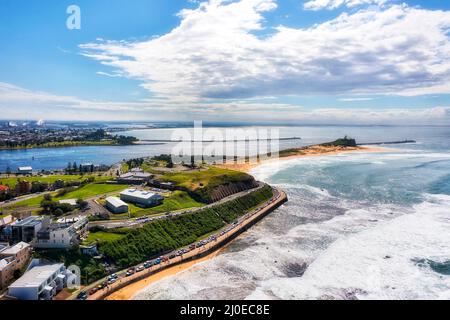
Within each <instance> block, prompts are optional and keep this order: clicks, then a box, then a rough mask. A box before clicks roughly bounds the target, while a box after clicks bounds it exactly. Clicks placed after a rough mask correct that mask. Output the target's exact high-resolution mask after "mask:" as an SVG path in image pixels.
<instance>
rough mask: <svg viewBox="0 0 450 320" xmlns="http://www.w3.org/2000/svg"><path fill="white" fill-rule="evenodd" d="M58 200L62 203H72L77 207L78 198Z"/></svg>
mask: <svg viewBox="0 0 450 320" xmlns="http://www.w3.org/2000/svg"><path fill="white" fill-rule="evenodd" d="M58 202H59V203H60V204H68V205H71V206H72V207H76V206H77V199H65V200H59V201H58Z"/></svg>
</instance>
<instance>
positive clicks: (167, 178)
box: [158, 166, 257, 203]
mask: <svg viewBox="0 0 450 320" xmlns="http://www.w3.org/2000/svg"><path fill="white" fill-rule="evenodd" d="M158 180H160V181H163V182H172V183H173V184H174V185H175V186H176V188H178V189H180V190H185V191H187V192H188V193H189V194H190V195H191V197H192V198H194V199H195V200H196V201H199V202H203V203H212V202H215V201H218V200H221V199H223V198H224V197H227V196H229V195H232V194H235V193H238V192H241V191H244V190H248V189H252V188H255V187H257V183H256V181H255V179H254V178H253V177H252V176H251V175H249V174H246V173H244V172H239V171H234V170H228V169H223V168H218V167H213V166H209V167H206V168H202V169H198V170H188V171H181V172H167V173H164V174H163V175H162V176H161V177H159V178H158Z"/></svg>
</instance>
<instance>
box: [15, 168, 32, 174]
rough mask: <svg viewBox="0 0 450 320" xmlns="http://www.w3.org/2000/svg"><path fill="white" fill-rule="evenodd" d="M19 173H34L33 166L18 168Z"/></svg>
mask: <svg viewBox="0 0 450 320" xmlns="http://www.w3.org/2000/svg"><path fill="white" fill-rule="evenodd" d="M17 173H18V174H32V173H33V168H32V167H29V166H27V167H19V168H18V169H17Z"/></svg>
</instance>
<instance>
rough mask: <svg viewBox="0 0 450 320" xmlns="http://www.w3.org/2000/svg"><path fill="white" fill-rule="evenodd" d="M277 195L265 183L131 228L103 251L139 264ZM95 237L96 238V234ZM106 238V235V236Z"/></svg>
mask: <svg viewBox="0 0 450 320" xmlns="http://www.w3.org/2000/svg"><path fill="white" fill-rule="evenodd" d="M272 196H273V191H272V188H271V187H269V186H265V187H263V188H261V189H259V190H256V191H254V192H252V193H250V194H248V195H245V196H243V197H240V198H238V199H235V200H232V201H229V202H227V203H224V204H220V205H217V206H215V207H213V208H206V209H204V210H201V211H199V212H197V213H193V214H187V215H182V216H179V217H176V218H172V219H165V220H159V221H155V222H151V223H148V224H146V225H145V226H144V227H142V228H140V229H135V230H131V231H129V232H127V233H126V235H125V236H124V237H123V238H121V239H119V240H115V241H106V242H104V243H102V244H101V245H100V251H101V252H102V253H103V254H104V255H105V256H106V257H107V258H108V259H111V260H112V261H114V262H115V263H116V264H117V265H118V266H120V267H127V266H131V265H135V264H138V263H140V262H142V261H145V260H147V259H150V258H152V257H155V256H158V255H161V254H164V253H166V252H170V251H172V250H175V249H177V248H180V247H183V246H186V245H189V244H191V243H194V242H196V241H197V240H198V239H199V238H201V237H202V236H205V235H207V234H209V233H211V232H213V231H216V230H219V229H221V228H222V227H224V226H225V225H226V224H227V223H231V222H233V221H235V220H236V219H237V218H238V217H240V216H242V215H244V214H245V213H247V212H248V211H249V210H251V209H253V208H255V207H257V206H258V205H260V204H262V203H263V202H265V201H267V200H268V199H270V198H271V197H272ZM92 237H94V238H95V235H93V236H92ZM102 238H103V239H105V235H104V234H103V235H102Z"/></svg>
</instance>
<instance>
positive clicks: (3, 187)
mask: <svg viewBox="0 0 450 320" xmlns="http://www.w3.org/2000/svg"><path fill="white" fill-rule="evenodd" d="M8 190H9V187H8V186H2V185H0V191H8Z"/></svg>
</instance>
